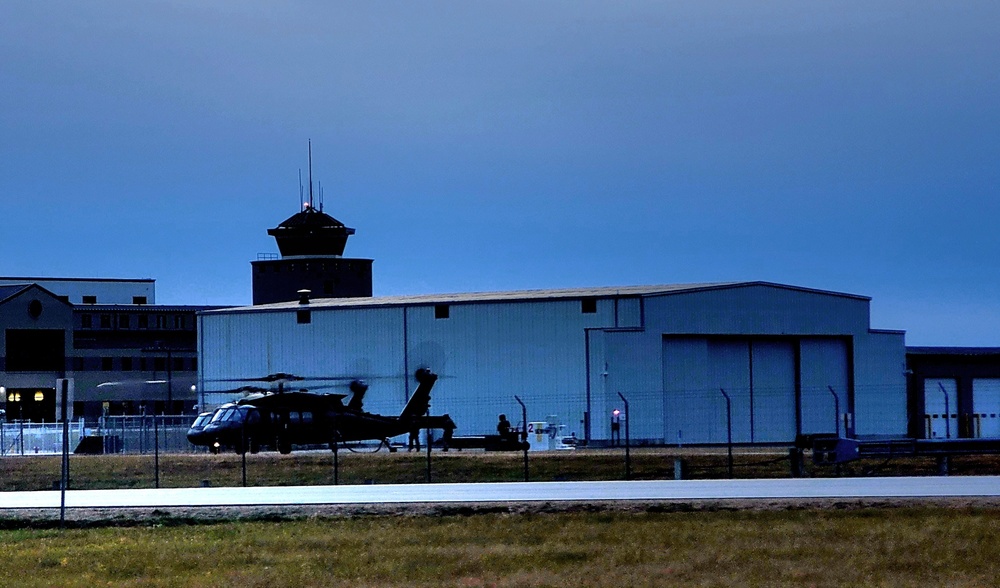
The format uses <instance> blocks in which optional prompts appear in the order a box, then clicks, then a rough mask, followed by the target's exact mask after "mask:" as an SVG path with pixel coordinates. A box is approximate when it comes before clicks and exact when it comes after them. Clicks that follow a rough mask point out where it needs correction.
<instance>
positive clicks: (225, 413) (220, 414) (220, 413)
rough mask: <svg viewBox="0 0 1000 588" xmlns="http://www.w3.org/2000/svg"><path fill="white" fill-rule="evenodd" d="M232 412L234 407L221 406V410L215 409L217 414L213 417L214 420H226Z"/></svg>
mask: <svg viewBox="0 0 1000 588" xmlns="http://www.w3.org/2000/svg"><path fill="white" fill-rule="evenodd" d="M232 413H233V409H231V408H220V409H219V410H217V411H215V415H214V416H213V417H212V422H213V423H221V422H224V421H226V420H229V415H231V414H232Z"/></svg>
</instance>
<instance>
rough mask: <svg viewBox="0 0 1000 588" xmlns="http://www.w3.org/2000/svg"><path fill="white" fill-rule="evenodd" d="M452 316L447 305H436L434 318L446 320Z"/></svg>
mask: <svg viewBox="0 0 1000 588" xmlns="http://www.w3.org/2000/svg"><path fill="white" fill-rule="evenodd" d="M450 316H451V309H450V308H449V307H448V305H447V304H436V305H434V318H436V319H446V318H448V317H450Z"/></svg>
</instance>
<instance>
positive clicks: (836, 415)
mask: <svg viewBox="0 0 1000 588" xmlns="http://www.w3.org/2000/svg"><path fill="white" fill-rule="evenodd" d="M826 389H827V390H829V391H830V394H833V412H834V415H833V424H834V432H835V433H837V436H838V437H840V396H838V395H837V392H836V391H835V390H834V389H833V386H827V387H826ZM844 434H845V436H846V434H847V431H844Z"/></svg>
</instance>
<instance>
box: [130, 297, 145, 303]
mask: <svg viewBox="0 0 1000 588" xmlns="http://www.w3.org/2000/svg"><path fill="white" fill-rule="evenodd" d="M132 304H146V297H145V296H133V297H132Z"/></svg>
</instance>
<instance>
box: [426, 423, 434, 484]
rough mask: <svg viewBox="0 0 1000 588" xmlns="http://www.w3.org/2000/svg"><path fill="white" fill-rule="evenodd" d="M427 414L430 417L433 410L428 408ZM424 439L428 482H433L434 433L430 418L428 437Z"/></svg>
mask: <svg viewBox="0 0 1000 588" xmlns="http://www.w3.org/2000/svg"><path fill="white" fill-rule="evenodd" d="M427 416H428V417H429V416H431V410H430V408H428V409H427ZM424 440H425V441H427V483H428V484H430V483H431V443H433V442H434V438H433V436H432V433H431V424H430V421H429V420H428V421H427V438H426V439H424Z"/></svg>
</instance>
